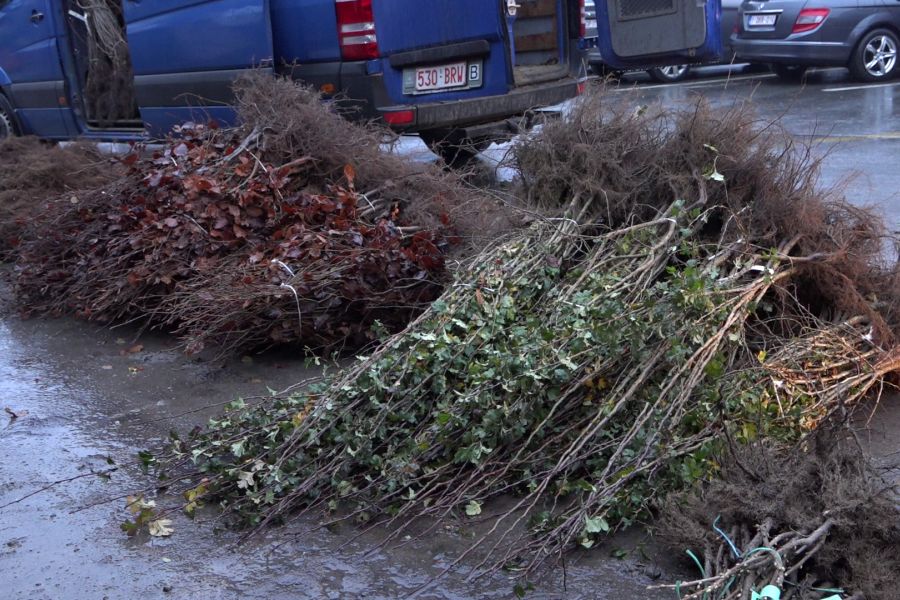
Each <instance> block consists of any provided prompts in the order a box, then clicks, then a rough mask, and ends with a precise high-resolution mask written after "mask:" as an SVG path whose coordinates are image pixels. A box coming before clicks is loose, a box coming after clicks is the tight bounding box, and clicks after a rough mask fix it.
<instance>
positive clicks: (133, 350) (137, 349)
mask: <svg viewBox="0 0 900 600" xmlns="http://www.w3.org/2000/svg"><path fill="white" fill-rule="evenodd" d="M143 349H144V345H143V344H138V345H137V346H132V347H131V348H129V349H128V353H129V354H137V353H138V352H140V351H141V350H143Z"/></svg>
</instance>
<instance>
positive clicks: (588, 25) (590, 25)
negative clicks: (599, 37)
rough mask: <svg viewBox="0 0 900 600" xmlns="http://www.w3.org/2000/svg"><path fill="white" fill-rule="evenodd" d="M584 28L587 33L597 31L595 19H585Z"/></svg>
mask: <svg viewBox="0 0 900 600" xmlns="http://www.w3.org/2000/svg"><path fill="white" fill-rule="evenodd" d="M584 28H585V30H587V31H591V30H593V29H597V20H596V19H586V20H585V22H584Z"/></svg>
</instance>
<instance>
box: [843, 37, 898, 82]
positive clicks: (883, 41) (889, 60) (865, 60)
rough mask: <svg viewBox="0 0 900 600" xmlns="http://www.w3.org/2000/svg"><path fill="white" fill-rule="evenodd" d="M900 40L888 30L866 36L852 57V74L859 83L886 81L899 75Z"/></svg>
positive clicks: (850, 65)
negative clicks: (899, 52)
mask: <svg viewBox="0 0 900 600" xmlns="http://www.w3.org/2000/svg"><path fill="white" fill-rule="evenodd" d="M898 50H900V40H898V39H897V34H895V33H894V32H893V31H890V30H887V29H873V30H872V31H870V32H868V33H867V34H865V35H864V36H863V37H862V39H860V40H859V44H857V45H856V49H855V50H854V51H853V54H852V55H851V56H850V64H849V65H847V66H848V67H849V68H850V74H851V75H853V77H854V79H857V80H859V81H866V82H869V81H885V80H887V79H892V78H893V77H894V76H895V75H896V74H897V59H898V56H897V54H898Z"/></svg>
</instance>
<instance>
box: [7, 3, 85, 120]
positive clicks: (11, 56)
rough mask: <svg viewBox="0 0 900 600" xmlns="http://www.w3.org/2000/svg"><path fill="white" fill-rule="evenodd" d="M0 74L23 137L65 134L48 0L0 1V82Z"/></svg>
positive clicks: (62, 87)
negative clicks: (22, 130) (7, 85)
mask: <svg viewBox="0 0 900 600" xmlns="http://www.w3.org/2000/svg"><path fill="white" fill-rule="evenodd" d="M2 73H6V77H7V78H8V80H9V88H8V91H9V94H10V96H11V98H10V99H11V100H12V104H13V106H14V107H15V108H16V109H17V110H16V112H17V113H18V115H19V118H20V119H21V120H22V123H23V124H24V125H25V129H26V132H27V133H33V134H35V135H39V136H41V137H46V138H65V137H68V136H69V134H70V132H69V131H68V129H67V128H66V125H65V121H64V120H63V109H62V108H60V98H62V99H63V101H64V100H65V97H66V94H65V85H64V80H63V71H62V66H61V64H60V59H59V49H58V46H57V38H56V19H55V11H54V10H53V6H52V5H51V3H50V0H12V2H8V3H7V2H3V1H2V0H0V80H2V79H4V77H3V76H2ZM66 110H67V109H66Z"/></svg>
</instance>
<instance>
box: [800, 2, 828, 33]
mask: <svg viewBox="0 0 900 600" xmlns="http://www.w3.org/2000/svg"><path fill="white" fill-rule="evenodd" d="M829 12H831V11H830V10H828V9H827V8H804V9H803V10H801V11H800V14H799V15H797V22H796V23H794V30H793V31H791V33H803V32H804V31H812V30H813V29H815V28H816V27H818V26H819V25H821V24H822V21H824V20H825V17H827V16H828V13H829Z"/></svg>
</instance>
